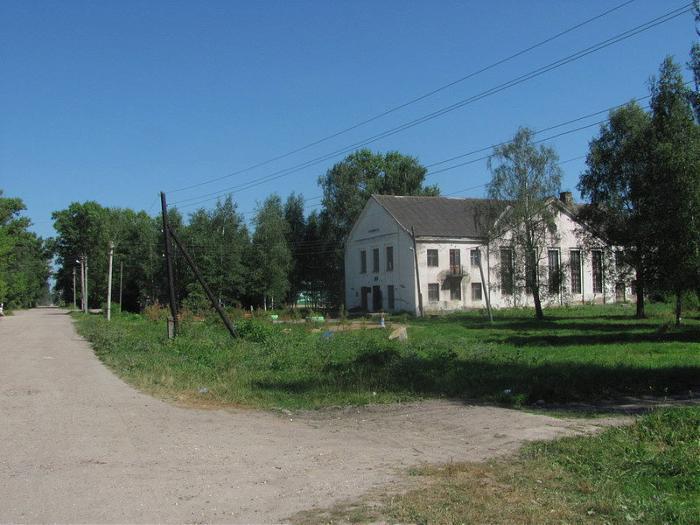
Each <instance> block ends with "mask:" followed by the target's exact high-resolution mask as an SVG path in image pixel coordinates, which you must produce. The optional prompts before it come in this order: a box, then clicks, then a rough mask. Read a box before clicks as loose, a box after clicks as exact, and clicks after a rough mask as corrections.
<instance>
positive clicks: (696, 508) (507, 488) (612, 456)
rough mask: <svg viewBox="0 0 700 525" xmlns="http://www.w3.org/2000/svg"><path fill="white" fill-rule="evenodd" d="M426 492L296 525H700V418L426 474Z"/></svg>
mask: <svg viewBox="0 0 700 525" xmlns="http://www.w3.org/2000/svg"><path fill="white" fill-rule="evenodd" d="M413 474H414V475H416V476H420V480H419V481H420V484H419V485H420V488H418V489H413V490H410V491H409V492H407V493H406V494H402V495H398V496H384V497H380V498H379V500H378V501H377V499H376V498H373V500H374V502H373V503H363V502H359V503H354V504H347V505H342V506H338V507H335V508H332V509H328V510H321V511H317V510H314V511H310V512H307V513H301V514H298V515H296V516H294V517H293V518H292V521H293V522H297V523H347V522H350V523H367V522H381V521H387V522H390V523H396V522H398V523H419V524H428V523H429V524H453V523H519V524H520V523H527V524H548V523H596V524H598V523H610V524H613V523H649V524H651V523H653V524H662V523H668V524H671V523H673V524H679V525H691V524H698V523H700V408H697V407H691V408H673V409H664V410H659V411H656V412H652V413H650V414H648V415H645V416H642V417H640V418H639V419H638V420H637V421H636V422H635V423H634V424H633V425H631V426H629V427H620V428H610V429H608V430H606V431H604V432H602V433H601V434H598V435H596V436H587V437H574V438H564V439H560V440H557V441H553V442H538V443H533V444H530V445H527V446H525V447H524V448H523V449H522V450H521V452H520V453H519V454H518V455H517V456H515V457H510V458H503V459H498V460H493V461H491V462H488V463H483V464H476V463H467V464H453V465H446V466H442V467H426V468H423V469H419V470H417V471H415V472H413Z"/></svg>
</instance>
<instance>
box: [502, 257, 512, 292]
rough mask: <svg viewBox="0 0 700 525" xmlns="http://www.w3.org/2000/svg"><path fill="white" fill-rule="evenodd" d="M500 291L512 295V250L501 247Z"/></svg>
mask: <svg viewBox="0 0 700 525" xmlns="http://www.w3.org/2000/svg"><path fill="white" fill-rule="evenodd" d="M501 292H502V293H503V294H505V295H513V251H512V250H511V249H509V248H502V249H501Z"/></svg>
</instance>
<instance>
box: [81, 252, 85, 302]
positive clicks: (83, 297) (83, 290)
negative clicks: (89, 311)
mask: <svg viewBox="0 0 700 525" xmlns="http://www.w3.org/2000/svg"><path fill="white" fill-rule="evenodd" d="M80 309H81V310H82V311H83V312H84V311H85V256H84V255H81V256H80Z"/></svg>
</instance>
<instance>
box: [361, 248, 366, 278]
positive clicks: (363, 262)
mask: <svg viewBox="0 0 700 525" xmlns="http://www.w3.org/2000/svg"><path fill="white" fill-rule="evenodd" d="M360 273H367V252H366V251H365V250H362V251H361V252H360Z"/></svg>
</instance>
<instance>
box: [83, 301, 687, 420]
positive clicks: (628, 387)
mask: <svg viewBox="0 0 700 525" xmlns="http://www.w3.org/2000/svg"><path fill="white" fill-rule="evenodd" d="M650 311H651V312H652V313H651V316H650V318H649V319H646V320H643V321H639V320H635V319H632V318H631V317H629V311H628V310H627V311H626V310H625V309H624V308H623V307H620V306H605V307H598V306H591V307H579V308H569V309H564V308H561V309H550V310H548V314H549V315H548V318H547V319H546V320H545V321H543V322H539V323H538V322H535V321H534V320H532V318H531V315H532V314H531V312H529V311H523V310H512V311H508V310H505V311H500V312H499V317H498V319H497V320H496V322H495V323H494V324H493V325H491V324H489V323H488V321H485V320H484V318H483V316H482V315H480V314H479V312H463V313H459V314H455V315H450V316H445V317H439V318H435V319H420V320H411V321H410V322H409V323H408V333H409V340H408V341H406V342H403V343H402V342H398V341H391V340H389V339H388V333H387V332H389V331H390V330H386V331H385V330H377V329H374V330H369V329H361V330H358V331H348V332H342V333H340V332H339V333H333V334H331V333H325V331H326V330H327V329H329V328H331V325H325V326H324V325H321V326H317V325H311V324H308V323H307V324H290V325H284V324H272V323H271V322H270V321H269V320H262V319H255V320H250V321H245V320H240V321H238V328H239V331H240V333H241V335H242V337H241V338H239V339H236V340H232V339H231V338H230V337H229V335H228V333H227V332H226V331H225V330H224V329H223V328H222V327H221V325H220V323H219V321H218V320H217V319H215V318H211V319H209V318H207V319H205V320H204V321H201V322H200V321H189V322H184V323H182V330H181V334H180V335H179V336H178V338H177V339H175V340H174V341H169V340H167V338H166V336H165V332H166V329H165V322H164V321H162V320H149V319H148V318H146V317H145V316H143V315H137V314H127V313H123V314H115V315H114V316H113V318H112V321H111V322H109V323H108V322H107V321H106V320H105V319H104V318H103V317H102V316H99V315H84V314H80V313H75V314H73V315H74V318H75V319H76V324H77V327H78V330H79V332H80V334H81V335H83V336H84V337H85V338H86V339H88V340H89V341H90V342H91V343H92V346H93V348H94V349H95V353H96V354H97V356H98V357H99V358H100V359H101V360H102V361H103V362H104V363H105V364H106V365H107V366H109V367H110V368H112V369H113V370H114V371H115V373H116V374H118V375H119V376H120V377H122V378H123V379H124V380H126V381H128V382H129V383H131V384H132V385H134V386H136V387H137V388H139V389H141V390H144V391H146V392H150V393H153V394H156V395H159V396H161V397H165V398H169V399H180V400H183V401H186V402H195V403H200V404H229V405H243V406H250V407H261V408H273V407H279V408H290V409H313V408H320V407H325V406H333V405H335V406H338V405H340V406H347V405H363V404H368V403H391V402H396V401H410V400H417V399H422V398H440V397H449V398H458V399H467V400H480V401H484V402H489V403H498V404H503V405H508V406H524V405H529V406H532V405H533V404H535V403H537V402H538V401H540V400H542V401H544V402H545V403H547V404H558V403H570V402H583V403H594V402H596V401H605V400H610V399H615V398H620V397H622V396H645V395H651V396H657V397H663V396H665V395H685V396H688V395H690V396H693V395H695V394H694V393H695V392H697V391H698V390H700V388H699V387H700V320H698V319H688V320H686V325H685V326H683V327H682V328H680V329H675V328H672V327H671V328H669V327H668V325H667V322H668V317H669V315H671V312H670V308H668V307H667V306H666V305H660V306H658V307H655V308H651V307H650ZM313 328H315V330H313Z"/></svg>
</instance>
